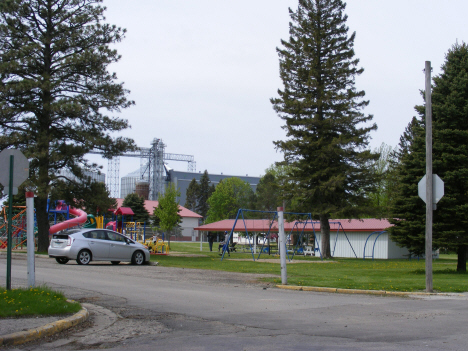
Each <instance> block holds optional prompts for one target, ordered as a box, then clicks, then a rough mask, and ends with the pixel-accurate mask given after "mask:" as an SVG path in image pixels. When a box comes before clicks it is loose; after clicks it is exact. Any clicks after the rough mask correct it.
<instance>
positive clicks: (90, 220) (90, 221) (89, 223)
mask: <svg viewBox="0 0 468 351" xmlns="http://www.w3.org/2000/svg"><path fill="white" fill-rule="evenodd" d="M86 218H87V220H86V222H85V224H83V228H97V221H96V218H95V217H94V216H93V215H92V214H89V215H87V216H86Z"/></svg>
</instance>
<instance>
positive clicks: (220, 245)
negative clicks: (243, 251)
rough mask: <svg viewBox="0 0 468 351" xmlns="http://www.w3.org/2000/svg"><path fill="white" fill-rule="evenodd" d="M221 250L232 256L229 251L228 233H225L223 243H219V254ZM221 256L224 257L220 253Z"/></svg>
mask: <svg viewBox="0 0 468 351" xmlns="http://www.w3.org/2000/svg"><path fill="white" fill-rule="evenodd" d="M221 248H223V251H224V250H226V251H227V253H228V255H229V256H231V253H230V251H229V234H228V232H224V241H221V242H220V243H219V245H218V252H219V250H220V249H221ZM220 255H222V254H221V253H220Z"/></svg>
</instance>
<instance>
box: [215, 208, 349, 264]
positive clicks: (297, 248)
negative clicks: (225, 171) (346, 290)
mask: <svg viewBox="0 0 468 351" xmlns="http://www.w3.org/2000/svg"><path fill="white" fill-rule="evenodd" d="M249 213H251V214H253V216H254V217H256V216H259V215H261V214H263V215H267V216H269V217H270V218H269V219H249V218H246V215H247V214H249ZM284 214H285V215H288V216H291V217H293V218H297V217H302V218H303V219H302V220H298V219H296V220H294V221H291V222H285V229H286V227H288V230H289V232H288V234H287V238H286V242H287V243H290V242H291V240H292V239H293V238H296V240H295V245H294V244H293V248H292V249H289V250H288V249H287V258H288V260H289V261H291V260H292V259H293V258H294V256H295V255H297V254H304V255H306V253H312V251H311V250H313V253H314V254H315V252H318V253H319V255H320V259H321V260H323V256H322V251H321V249H320V244H319V240H318V239H317V234H316V232H315V227H316V226H317V227H319V226H320V222H317V221H313V220H312V215H311V214H310V213H296V212H285V213H284ZM250 221H252V222H250ZM238 222H242V224H243V228H236V225H237V223H238ZM249 222H250V223H249ZM249 224H250V225H249ZM330 226H331V227H333V228H336V238H335V243H334V246H333V251H332V256H333V254H334V252H335V249H336V245H337V242H338V234H339V233H340V231H341V232H342V233H343V234H344V235H345V237H346V240H347V241H348V243H349V245H350V247H351V249H352V250H353V253H354V255H355V256H356V258H357V255H356V252H355V251H354V248H353V246H352V245H351V242H350V240H349V238H348V235H347V234H346V232H345V230H344V228H343V226H342V225H341V222H330ZM249 227H250V232H249ZM235 231H236V232H244V233H245V237H246V238H247V239H248V246H249V248H250V252H251V254H252V259H253V261H255V256H256V254H257V250H256V249H257V247H256V234H254V233H258V232H261V233H264V236H263V242H262V243H261V247H260V250H259V253H258V256H257V260H258V259H260V257H261V255H262V254H268V255H271V253H272V248H271V239H272V231H273V232H278V212H276V211H258V210H248V209H239V210H238V211H237V215H236V219H235V221H234V225H233V227H232V229H231V231H230V233H229V240H227V241H226V242H225V244H224V245H223V248H222V255H221V261H222V260H223V258H224V255H225V253H226V251H228V246H229V242H230V241H231V239H232V236H233V234H234V232H235ZM310 232H312V233H313V235H314V245H313V248H311V247H310V246H309V245H308V242H309V235H310V234H309V233H310ZM305 236H306V238H304V237H305ZM304 240H306V245H304ZM293 241H294V240H293ZM289 246H290V247H291V244H290V245H289ZM304 247H305V248H306V250H304Z"/></svg>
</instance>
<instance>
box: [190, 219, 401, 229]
mask: <svg viewBox="0 0 468 351" xmlns="http://www.w3.org/2000/svg"><path fill="white" fill-rule="evenodd" d="M234 222H235V220H234V219H225V220H222V221H219V222H214V223H210V224H205V225H202V226H200V227H197V228H195V230H202V231H210V232H224V231H231V230H232V229H233V227H234ZM329 222H330V230H331V231H333V230H338V229H339V228H340V225H341V227H342V228H343V230H344V231H350V232H375V231H383V230H386V229H387V228H389V227H391V226H392V225H391V224H390V222H389V221H388V220H387V219H376V218H365V219H330V221H329ZM270 223H271V222H270V220H268V219H246V220H242V219H239V220H238V221H237V223H236V227H235V228H234V231H236V232H241V231H245V230H246V229H247V230H248V231H249V232H268V229H269V228H270ZM304 223H305V222H304ZM304 223H300V222H284V230H285V231H286V232H290V231H291V230H293V229H296V228H297V230H299V231H301V230H302V229H303V228H304ZM313 230H315V231H320V222H318V221H317V222H316V221H314V222H312V223H310V222H309V223H307V225H306V226H305V228H304V231H308V232H311V231H313ZM270 232H278V222H277V221H274V222H273V224H271V229H270Z"/></svg>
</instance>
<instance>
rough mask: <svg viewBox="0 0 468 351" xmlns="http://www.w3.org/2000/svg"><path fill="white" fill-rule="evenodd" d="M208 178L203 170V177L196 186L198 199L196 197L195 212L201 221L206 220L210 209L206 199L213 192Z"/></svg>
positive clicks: (206, 172)
mask: <svg viewBox="0 0 468 351" xmlns="http://www.w3.org/2000/svg"><path fill="white" fill-rule="evenodd" d="M210 183H211V181H210V177H209V175H208V171H207V170H205V172H203V175H202V176H201V178H200V184H199V185H198V197H197V207H196V209H197V210H196V212H197V213H198V214H199V215H200V216H202V217H203V220H206V217H207V214H208V210H209V208H210V206H209V204H208V199H209V198H210V196H211V194H212V193H213V191H214V186H212V185H210Z"/></svg>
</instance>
